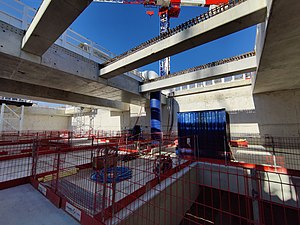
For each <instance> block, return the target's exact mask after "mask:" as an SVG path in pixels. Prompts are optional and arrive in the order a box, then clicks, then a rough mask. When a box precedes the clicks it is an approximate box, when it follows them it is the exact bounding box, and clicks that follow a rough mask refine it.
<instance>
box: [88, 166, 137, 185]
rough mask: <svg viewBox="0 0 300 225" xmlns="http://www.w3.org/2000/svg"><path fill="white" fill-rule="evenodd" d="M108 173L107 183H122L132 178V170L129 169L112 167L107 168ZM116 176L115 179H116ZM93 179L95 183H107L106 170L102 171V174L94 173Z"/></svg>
mask: <svg viewBox="0 0 300 225" xmlns="http://www.w3.org/2000/svg"><path fill="white" fill-rule="evenodd" d="M106 173H107V179H106V182H107V183H112V182H114V181H115V182H117V183H118V182H121V181H123V180H128V179H131V178H132V170H131V169H129V168H128V167H121V166H117V167H111V168H107V170H106ZM114 174H115V178H114ZM91 179H92V180H94V181H98V182H101V183H104V182H105V169H102V170H101V171H100V172H96V171H95V172H94V173H92V175H91Z"/></svg>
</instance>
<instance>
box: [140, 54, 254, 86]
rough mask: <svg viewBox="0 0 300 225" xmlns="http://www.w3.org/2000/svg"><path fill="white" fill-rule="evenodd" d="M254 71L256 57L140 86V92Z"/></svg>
mask: <svg viewBox="0 0 300 225" xmlns="http://www.w3.org/2000/svg"><path fill="white" fill-rule="evenodd" d="M252 71H256V57H255V56H252V57H249V58H244V59H240V60H238V61H233V62H230V63H226V64H222V65H218V66H214V67H210V68H206V69H201V70H197V71H193V72H189V73H185V74H182V75H178V76H173V77H170V78H165V79H162V80H158V81H153V82H150V83H146V84H143V85H141V86H140V92H152V91H158V90H165V89H170V88H174V87H178V86H183V85H187V84H194V83H197V82H203V81H207V80H213V79H218V78H223V77H228V76H233V75H237V74H241V73H248V72H252Z"/></svg>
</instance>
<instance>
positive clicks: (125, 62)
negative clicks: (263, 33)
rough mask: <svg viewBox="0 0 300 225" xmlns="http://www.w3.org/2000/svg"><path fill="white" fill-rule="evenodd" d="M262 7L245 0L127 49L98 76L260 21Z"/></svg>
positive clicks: (254, 0) (114, 73)
mask: <svg viewBox="0 0 300 225" xmlns="http://www.w3.org/2000/svg"><path fill="white" fill-rule="evenodd" d="M266 7H267V5H266V1H265V0H264V1H262V0H259V1H258V0H252V1H245V2H243V3H241V4H239V5H237V6H235V7H233V8H230V9H229V10H227V11H224V12H222V13H220V14H217V15H215V16H213V17H211V18H209V19H207V20H205V21H202V22H200V23H197V24H195V25H193V26H190V27H189V28H186V29H184V30H181V31H180V32H175V33H173V34H172V35H171V36H169V37H166V38H164V39H160V40H159V41H156V42H153V43H152V44H151V45H148V46H147V45H145V46H141V47H140V48H137V50H134V51H133V50H129V51H128V54H125V55H126V56H125V57H121V58H120V59H118V60H116V61H114V62H112V63H110V64H107V65H106V66H104V67H103V68H101V69H100V76H101V77H102V78H106V79H108V78H112V77H114V76H118V75H120V74H122V73H124V72H128V71H130V70H133V69H136V68H139V67H142V66H144V65H147V64H149V63H152V62H155V61H157V60H160V59H162V58H165V57H168V56H172V55H175V54H178V53H180V52H183V51H186V50H188V49H191V48H194V47H197V46H200V45H203V44H206V43H208V42H211V41H214V40H216V39H218V38H222V37H224V36H226V35H229V34H232V33H234V32H237V31H240V30H243V29H245V28H247V27H250V26H253V25H256V24H258V23H261V22H263V21H264V20H265V17H266V11H267V9H266ZM117 58H118V57H117Z"/></svg>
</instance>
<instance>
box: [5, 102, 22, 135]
mask: <svg viewBox="0 0 300 225" xmlns="http://www.w3.org/2000/svg"><path fill="white" fill-rule="evenodd" d="M23 122H24V105H22V106H20V107H16V108H13V107H10V106H8V105H6V104H5V103H2V105H1V111H0V133H2V132H3V131H11V132H18V133H21V132H22V131H23Z"/></svg>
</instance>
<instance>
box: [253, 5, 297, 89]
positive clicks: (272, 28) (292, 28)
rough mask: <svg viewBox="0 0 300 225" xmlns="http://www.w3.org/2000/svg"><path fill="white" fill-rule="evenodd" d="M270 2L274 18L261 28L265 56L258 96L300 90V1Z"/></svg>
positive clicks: (255, 86) (259, 38)
mask: <svg viewBox="0 0 300 225" xmlns="http://www.w3.org/2000/svg"><path fill="white" fill-rule="evenodd" d="M268 2H269V5H270V9H269V11H270V15H269V17H268V19H267V20H266V22H265V23H263V24H262V25H261V26H259V29H258V32H257V39H256V49H257V52H258V53H260V54H261V57H260V62H259V67H258V71H257V75H256V79H255V82H254V84H253V93H255V94H258V93H264V92H273V91H280V90H290V89H299V88H300V76H299V71H300V57H299V55H300V25H299V21H300V13H299V9H300V1H299V0H290V1H280V0H273V1H271V0H268ZM271 3H273V4H272V7H271ZM259 56H260V55H259Z"/></svg>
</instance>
